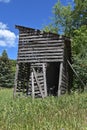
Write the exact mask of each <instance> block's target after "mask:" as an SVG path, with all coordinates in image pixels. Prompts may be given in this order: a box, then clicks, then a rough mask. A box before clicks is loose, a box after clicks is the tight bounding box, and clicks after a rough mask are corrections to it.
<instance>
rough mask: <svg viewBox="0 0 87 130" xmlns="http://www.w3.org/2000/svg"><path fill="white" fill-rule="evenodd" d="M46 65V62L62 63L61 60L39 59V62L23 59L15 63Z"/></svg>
mask: <svg viewBox="0 0 87 130" xmlns="http://www.w3.org/2000/svg"><path fill="white" fill-rule="evenodd" d="M38 62H39V63H46V62H63V59H62V58H60V59H58V58H57V59H40V60H25V59H18V60H17V63H38Z"/></svg>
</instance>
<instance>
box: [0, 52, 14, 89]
mask: <svg viewBox="0 0 87 130" xmlns="http://www.w3.org/2000/svg"><path fill="white" fill-rule="evenodd" d="M13 78H14V77H13V73H12V69H11V64H10V60H9V58H8V55H7V52H6V50H4V51H3V52H2V56H1V57H0V87H7V88H10V87H12V86H13Z"/></svg>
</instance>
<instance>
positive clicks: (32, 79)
mask: <svg viewBox="0 0 87 130" xmlns="http://www.w3.org/2000/svg"><path fill="white" fill-rule="evenodd" d="M31 82H32V88H31V89H32V98H33V99H34V97H35V94H34V73H33V72H32V73H31Z"/></svg>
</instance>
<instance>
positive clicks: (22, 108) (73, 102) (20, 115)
mask: <svg viewBox="0 0 87 130" xmlns="http://www.w3.org/2000/svg"><path fill="white" fill-rule="evenodd" d="M0 130H87V93H83V94H77V93H75V94H73V95H71V96H69V95H64V96H61V97H59V98H57V97H56V98H55V97H47V98H45V99H35V100H32V99H31V98H17V99H15V100H13V93H12V90H9V89H3V90H0Z"/></svg>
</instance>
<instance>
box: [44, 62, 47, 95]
mask: <svg viewBox="0 0 87 130" xmlns="http://www.w3.org/2000/svg"><path fill="white" fill-rule="evenodd" d="M43 77H44V92H45V97H46V96H47V85H46V68H45V63H43Z"/></svg>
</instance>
